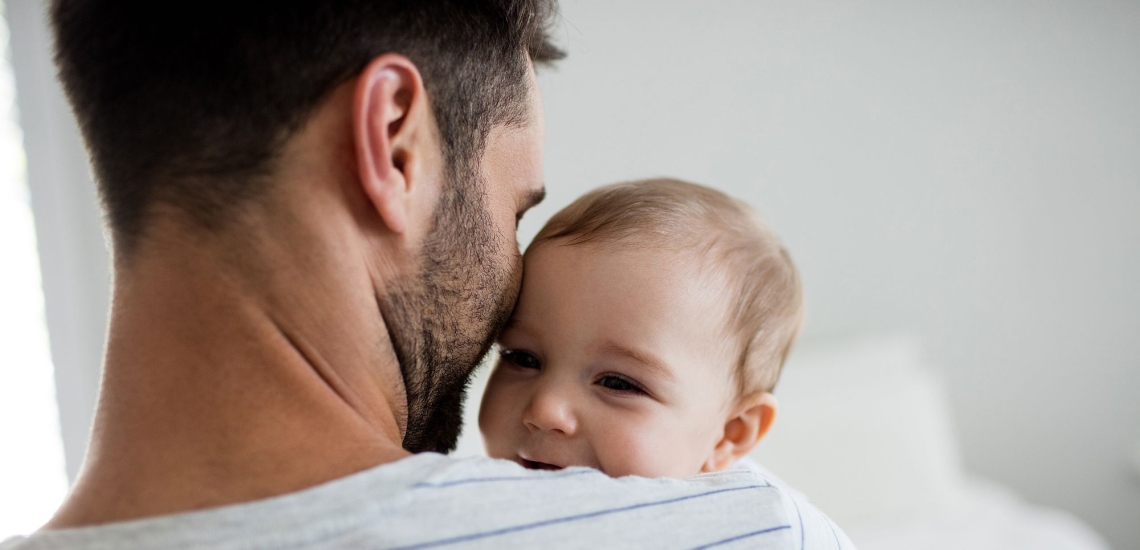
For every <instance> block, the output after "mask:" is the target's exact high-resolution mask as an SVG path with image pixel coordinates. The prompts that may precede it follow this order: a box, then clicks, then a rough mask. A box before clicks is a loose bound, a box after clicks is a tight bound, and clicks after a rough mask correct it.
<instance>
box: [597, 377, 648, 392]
mask: <svg viewBox="0 0 1140 550" xmlns="http://www.w3.org/2000/svg"><path fill="white" fill-rule="evenodd" d="M597 383H598V385H600V386H602V387H603V388H606V389H607V390H610V391H613V392H618V393H645V390H643V389H641V387H640V386H638V385H637V384H636V383H634V382H633V381H631V380H628V379H626V378H623V377H621V376H615V375H612V374H607V375H605V376H603V377H601V378H599V379H598V382H597Z"/></svg>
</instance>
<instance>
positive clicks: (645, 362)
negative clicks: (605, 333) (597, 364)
mask: <svg viewBox="0 0 1140 550" xmlns="http://www.w3.org/2000/svg"><path fill="white" fill-rule="evenodd" d="M601 350H602V353H608V354H611V355H620V356H622V357H628V358H629V359H633V360H634V361H635V362H637V363H640V364H641V366H643V367H645V368H646V369H649V370H650V371H653V372H656V373H657V374H659V375H661V376H662V377H663V378H666V379H668V380H670V381H674V382H675V381H676V380H677V377H676V376H675V375H674V374H673V370H672V369H670V368H669V365H666V364H665V362H664V361H662V360H661V359H658V358H657V356H656V355H653V354H652V353H649V352H646V351H639V350H635V349H630V348H628V347H626V346H623V345H621V344H618V343H617V342H614V341H612V340H606V341H605V342H603V343H602V346H601Z"/></svg>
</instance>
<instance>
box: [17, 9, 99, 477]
mask: <svg viewBox="0 0 1140 550" xmlns="http://www.w3.org/2000/svg"><path fill="white" fill-rule="evenodd" d="M5 9H6V10H7V17H8V25H9V29H10V32H11V46H10V48H11V52H12V69H13V70H14V72H15V76H16V102H17V105H18V106H19V111H20V126H21V127H22V129H23V132H24V153H25V154H26V155H27V161H28V172H27V175H28V187H29V189H30V190H31V195H32V210H33V212H34V214H35V220H36V241H37V244H38V246H39V253H40V272H41V274H42V276H43V289H44V302H45V306H46V313H47V323H48V333H49V339H50V341H51V356H52V363H53V364H54V366H55V387H56V393H57V394H58V401H59V420H60V432H61V434H62V436H63V446H64V455H65V459H66V462H67V474H68V477H69V478H70V479H72V480H74V479H75V475H76V474H77V473H78V471H79V466H80V465H81V464H82V462H83V454H84V453H85V452H86V450H87V440H88V437H89V435H90V431H91V418H92V415H93V412H94V410H95V397H96V393H97V390H98V388H99V377H100V369H101V367H102V364H103V342H104V339H105V335H106V330H107V328H106V327H107V305H108V295H109V285H110V280H111V274H110V268H109V266H108V255H107V248H106V244H105V241H104V238H103V225H102V217H101V214H100V212H99V207H98V204H97V202H96V198H95V185H94V183H93V182H92V180H91V175H90V171H89V169H88V162H87V156H86V153H85V151H84V149H83V142H82V139H81V138H80V137H79V132H78V129H77V128H76V124H75V119H74V117H72V115H71V110H70V108H69V107H68V105H67V102H66V100H65V99H64V97H63V92H62V90H61V89H60V87H59V84H58V82H57V81H56V79H55V67H54V66H53V65H52V63H51V36H50V34H49V33H48V30H47V25H46V21H45V18H44V2H43V1H42V0H7V1H6V2H5Z"/></svg>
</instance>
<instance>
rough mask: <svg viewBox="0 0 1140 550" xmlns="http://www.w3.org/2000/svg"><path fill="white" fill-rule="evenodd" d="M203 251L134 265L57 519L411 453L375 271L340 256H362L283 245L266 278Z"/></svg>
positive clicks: (280, 488)
mask: <svg viewBox="0 0 1140 550" xmlns="http://www.w3.org/2000/svg"><path fill="white" fill-rule="evenodd" d="M298 238H300V239H304V236H301V235H298ZM283 242H289V241H288V240H284V241H283ZM180 244H181V243H180ZM196 248H197V246H196V245H194V244H190V245H187V246H168V247H165V248H164V249H163V251H162V253H161V254H153V255H148V256H146V257H139V258H136V259H133V260H132V262H131V263H130V264H129V266H127V267H124V266H120V268H119V269H118V271H117V273H116V288H115V299H114V307H113V314H112V319H111V329H110V334H109V340H108V349H107V359H106V364H105V366H104V378H103V387H102V389H101V392H100V401H99V406H98V410H97V412H96V419H95V426H94V430H93V434H92V440H91V447H90V449H89V451H88V455H87V460H86V462H85V464H84V467H83V470H82V472H81V474H80V476H79V479H78V480H77V482H76V485H75V487H74V489H73V491H72V493H71V494H70V495H69V496H68V499H67V501H66V502H65V503H64V505H63V506H62V507H61V508H60V510H59V512H57V514H56V516H55V517H54V518H53V519H52V520H51V522H49V523H48V525H47V527H48V528H63V527H75V526H81V525H93V524H99V523H107V522H113V521H121V520H127V519H134V518H141V517H146V516H153V515H161V514H169V513H175V512H181V511H188V510H194V509H201V508H207V507H213V506H220V505H225V504H233V503H238V502H246V501H251V500H256V499H260V498H267V497H271V496H275V495H280V494H284V493H289V492H293V491H297V490H301V489H304V488H307V487H312V486H314V485H317V484H320V483H323V482H326V481H329V480H332V479H336V478H339V477H343V476H345V475H349V474H351V473H354V472H357V471H360V470H363V469H367V468H369V467H372V466H375V465H379V464H383V463H387V462H391V461H394V460H398V459H400V458H402V457H404V456H407V452H406V451H404V450H403V449H402V447H401V445H400V443H401V439H402V438H401V432H402V427H403V421H404V418H403V415H404V414H405V413H404V406H405V404H404V395H403V386H402V383H401V381H400V379H399V371H398V367H397V366H396V360H395V357H394V354H393V353H392V351H391V344H390V341H389V340H388V336H387V331H386V330H385V327H384V325H383V320H382V319H381V318H380V315H379V314H378V313H377V311H376V306H375V297H374V294H373V290H372V286H371V284H369V281H368V280H367V278H368V274H367V273H362V272H359V271H358V272H354V271H352V270H351V269H346V268H345V267H344V266H346V265H350V264H351V262H350V261H349V258H346V257H335V256H336V255H337V254H338V253H339V254H341V255H342V256H350V255H351V254H348V253H346V251H344V250H343V249H342V250H339V251H338V250H337V247H330V248H326V249H324V250H313V249H312V248H310V252H311V253H306V254H297V253H296V252H295V251H290V250H287V249H284V248H283V249H280V250H277V251H276V252H274V250H273V247H272V246H269V247H262V248H261V249H262V250H266V251H267V254H269V255H273V254H275V253H276V254H278V255H279V256H278V257H274V258H269V259H268V260H271V261H266V262H265V263H264V265H272V266H273V268H274V269H273V271H272V272H265V271H261V276H260V278H259V277H255V276H251V275H250V273H257V272H259V271H260V270H257V269H253V270H250V269H245V268H244V267H243V266H235V263H241V262H242V261H244V260H234V259H233V258H225V257H219V256H218V255H216V254H214V253H213V251H212V250H210V249H208V248H205V249H196ZM298 248H299V249H300V250H304V249H305V246H304V243H301V244H299V245H298ZM316 248H320V247H316ZM314 254H315V255H316V257H314ZM353 293H356V294H359V295H353ZM361 335H371V336H366V337H365V338H361Z"/></svg>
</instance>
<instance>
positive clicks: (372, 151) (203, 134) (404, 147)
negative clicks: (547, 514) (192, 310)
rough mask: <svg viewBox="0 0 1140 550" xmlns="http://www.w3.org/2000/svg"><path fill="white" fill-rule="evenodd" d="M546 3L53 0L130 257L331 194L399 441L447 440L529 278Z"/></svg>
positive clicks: (83, 121)
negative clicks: (162, 231)
mask: <svg viewBox="0 0 1140 550" xmlns="http://www.w3.org/2000/svg"><path fill="white" fill-rule="evenodd" d="M553 16H554V6H553V1H552V0H485V1H471V0H465V1H448V0H437V1H430V0H425V1H415V2H406V1H399V0H390V1H377V0H343V1H329V0H307V1H305V0H303V1H297V2H237V3H234V2H228V3H222V2H213V1H206V2H191V3H177V4H171V3H154V2H123V1H120V0H56V1H55V2H54V3H53V5H52V9H51V17H52V23H53V25H54V29H55V31H56V59H57V64H58V66H59V71H60V78H61V80H62V81H63V84H64V88H65V90H66V92H67V95H68V97H69V99H70V100H71V103H72V106H73V108H74V110H75V113H76V116H77V118H78V120H79V123H80V127H81V129H82V131H83V134H84V137H85V140H86V143H87V146H88V149H89V151H90V153H91V158H92V164H93V167H94V171H95V175H96V179H97V182H98V185H99V191H100V196H101V198H102V200H103V203H104V206H105V208H106V212H107V219H108V224H109V226H110V230H111V234H112V237H113V241H114V244H115V256H116V264H117V265H119V266H120V267H123V266H129V265H130V264H132V263H133V262H135V261H136V260H138V259H139V257H141V256H145V255H147V254H148V253H150V252H151V251H153V250H161V249H162V248H163V247H169V246H170V244H169V243H164V242H161V240H160V239H158V238H157V237H156V235H158V234H159V231H157V230H156V228H158V227H160V226H161V227H169V226H171V225H174V226H177V227H178V230H179V231H181V232H182V233H184V234H186V235H188V236H192V238H206V239H210V238H218V239H219V240H220V241H222V242H226V243H235V242H236V243H242V242H252V240H251V239H245V240H244V241H243V238H244V237H245V234H246V233H247V232H248V228H249V227H251V226H252V225H255V224H256V223H255V222H251V220H254V219H255V218H258V217H259V216H266V215H277V217H278V218H279V219H281V218H283V217H284V218H287V221H289V220H294V219H295V220H298V221H297V223H295V224H294V225H303V221H304V219H305V216H304V213H303V212H300V211H301V210H304V209H305V208H307V204H305V203H304V202H303V201H301V200H300V197H302V196H304V197H306V200H311V202H312V204H313V206H312V208H311V209H310V212H308V213H309V214H311V215H310V216H309V217H308V218H307V219H309V220H312V219H319V217H318V216H316V215H312V214H314V213H317V212H318V211H317V210H316V209H317V208H320V207H322V206H323V207H327V206H328V205H329V204H334V205H335V206H337V207H338V208H339V210H338V211H337V212H335V214H336V215H335V216H334V215H328V216H327V219H328V224H335V223H337V220H350V221H351V222H352V223H353V224H354V226H353V228H354V229H353V231H354V232H349V233H351V235H349V236H348V237H346V235H348V233H345V232H342V233H341V234H340V235H339V237H340V238H341V241H342V242H343V241H344V240H346V239H351V240H352V241H353V243H351V244H345V245H344V246H346V247H347V246H355V247H357V248H359V249H360V250H363V251H364V252H365V254H364V255H365V256H368V258H367V259H366V261H365V262H364V263H366V264H368V269H367V271H368V276H369V282H370V283H372V286H373V287H374V288H373V289H371V290H372V291H373V293H374V295H375V296H374V298H375V299H374V303H375V306H374V308H375V310H376V311H377V314H378V315H381V316H383V318H384V321H385V323H386V326H387V329H388V331H389V336H390V340H391V342H392V346H393V349H394V352H395V355H396V357H397V358H398V360H399V363H400V370H401V372H400V374H401V376H402V378H403V380H404V383H405V391H406V399H407V403H406V407H407V416H408V418H407V426H406V433H405V446H406V447H408V448H409V449H411V450H444V449H447V448H449V447H451V446H452V445H453V444H454V440H455V437H456V434H457V432H458V422H457V420H456V418H457V417H458V406H459V404H460V403H461V401H462V394H463V388H464V385H465V383H466V379H467V376H468V374H469V373H470V371H471V370H472V368H473V367H474V365H475V364H476V362H477V361H478V359H479V358H480V357H481V356H482V354H483V353H484V352H485V351H486V349H487V347H488V346H489V343H490V341H491V338H492V337H493V333H494V332H495V331H496V330H497V329H498V328H499V326H501V324H502V322H503V321H504V319H505V316H506V314H507V312H509V309H510V307H511V304H512V303H513V301H514V298H515V295H516V293H517V288H518V282H519V277H520V275H519V269H520V262H519V260H518V250H517V245H516V244H515V239H514V228H515V224H516V222H517V218H518V216H520V215H521V213H522V212H523V211H525V210H526V208H528V207H529V206H531V205H532V204H533V202H535V200H536V199H538V198H540V195H541V189H542V186H541V137H542V120H541V107H540V106H539V103H538V100H537V89H536V84H535V80H534V71H533V67H534V65H535V64H542V63H546V62H550V61H553V60H556V59H558V58H560V57H561V55H562V54H561V52H559V51H558V50H557V49H556V48H555V47H553V46H552V45H551V44H550V42H549V40H548V36H547V32H546V30H547V26H548V24H549V23H550V21H551V18H552V17H553ZM330 102H340V103H339V104H338V105H340V106H342V107H345V108H343V109H339V110H337V109H331V110H330V109H326V107H328V106H329V105H330ZM322 113H323V114H322ZM329 113H331V114H329ZM319 117H326V118H327V119H328V120H322V121H317V120H316V119H317V118H319ZM329 121H331V122H329ZM338 124H339V126H338ZM321 125H323V126H322V127H323V128H325V129H327V128H333V129H334V130H335V131H326V132H325V133H324V134H322V135H320V136H318V135H316V134H315V133H314V132H316V131H317V130H312V128H313V127H314V126H321ZM341 129H343V130H344V131H343V132H340V133H339V134H338V133H337V131H339V130H341ZM342 134H343V135H342ZM342 137H343V138H344V142H343V143H341V142H340V139H341V138H342ZM324 138H327V139H325V141H324V142H322V141H321V139H324ZM301 144H304V145H305V147H302V146H301ZM326 145H327V146H326ZM285 182H289V183H288V184H286V183H285ZM315 187H321V192H322V193H323V194H322V195H320V196H321V197H325V198H329V197H332V198H335V199H336V200H337V201H340V202H335V201H334V202H327V201H326V202H321V201H320V200H317V199H311V198H310V197H316V196H318V194H317V193H316V192H314V191H313V190H312V189H313V188H315ZM288 194H292V195H293V196H292V197H287V196H285V195H288ZM284 204H288V205H291V207H296V206H297V205H298V204H300V208H295V209H294V210H293V211H290V212H289V213H288V215H284V216H283V215H281V214H280V212H276V214H275V213H274V211H281V210H283V209H284V207H281V206H280V205H284ZM267 212H269V214H266V213H267ZM319 213H320V214H321V215H327V214H330V210H328V209H326V210H324V211H320V212H319ZM337 216H340V217H337ZM334 218H335V219H334ZM279 227H280V225H279ZM285 227H291V226H288V225H285ZM301 231H302V232H303V231H304V230H303V229H302V230H301ZM342 242H338V243H324V245H325V246H331V245H341V244H342ZM297 246H298V247H300V245H299V244H298V245H297ZM262 248H264V247H262ZM233 252H234V253H235V256H241V255H242V254H243V251H236V250H235V251H233ZM249 252H250V253H253V252H254V251H253V250H250V251H249Z"/></svg>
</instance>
